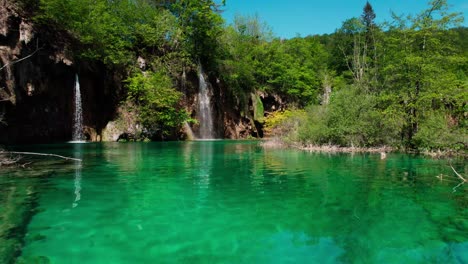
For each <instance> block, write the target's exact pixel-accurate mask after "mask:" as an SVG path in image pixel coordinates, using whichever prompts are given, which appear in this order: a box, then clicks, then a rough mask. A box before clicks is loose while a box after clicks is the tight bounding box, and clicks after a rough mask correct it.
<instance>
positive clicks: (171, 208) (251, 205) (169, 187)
mask: <svg viewBox="0 0 468 264" xmlns="http://www.w3.org/2000/svg"><path fill="white" fill-rule="evenodd" d="M62 151H63V154H66V152H67V151H70V152H72V151H73V153H75V155H77V156H75V157H79V158H83V159H84V162H83V163H82V166H75V167H73V168H74V171H70V172H66V171H64V172H59V173H57V174H56V175H54V177H51V178H50V180H49V181H47V182H40V183H37V184H39V185H40V186H41V188H39V189H40V190H41V192H40V200H39V203H40V210H39V211H38V214H36V215H35V216H34V218H33V219H32V222H31V223H30V225H29V226H28V233H27V236H26V239H25V241H27V242H26V245H25V246H24V247H23V249H22V254H23V258H24V259H34V258H36V257H39V256H46V257H47V258H48V259H49V260H50V261H51V262H52V263H69V262H70V260H76V262H75V263H83V262H87V263H154V262H155V261H157V262H163V263H165V262H173V263H181V262H187V263H288V262H290V263H316V262H327V263H468V255H467V254H468V238H467V237H468V236H467V233H466V230H467V228H466V227H467V226H468V222H467V221H468V220H467V219H468V212H467V210H466V208H467V205H468V199H467V195H466V190H465V186H460V187H459V188H458V189H457V192H456V193H453V191H452V188H453V185H454V184H453V183H454V182H451V181H445V180H444V181H441V180H440V179H438V178H437V177H436V176H437V175H439V174H444V175H447V177H449V175H452V174H451V169H450V167H447V166H446V162H445V161H437V160H429V159H424V158H421V157H410V156H406V155H398V154H390V155H388V157H387V159H385V160H380V156H379V155H354V156H351V155H344V154H338V155H321V154H313V153H312V154H311V153H305V152H300V151H296V150H264V149H262V148H260V147H259V146H258V144H257V143H255V142H245V141H241V142H235V141H213V142H166V143H135V144H132V143H127V144H86V145H82V146H81V147H78V148H77V149H74V148H70V149H67V150H62ZM68 154H69V155H70V153H68ZM71 155H73V154H71ZM73 165H75V164H73ZM455 166H456V169H457V170H458V171H461V172H462V173H464V170H465V168H464V166H465V165H464V163H463V162H460V163H458V164H455ZM72 183H73V184H72ZM456 183H457V182H456ZM83 187H85V188H83ZM71 193H74V204H75V203H76V204H78V203H79V206H78V207H75V209H74V210H69V208H70V194H71ZM83 197H86V199H82V198H83ZM91 198H92V199H91ZM77 219H79V220H77ZM38 237H39V238H41V239H37V238H38ZM72 238H73V239H72ZM72 263H73V261H72Z"/></svg>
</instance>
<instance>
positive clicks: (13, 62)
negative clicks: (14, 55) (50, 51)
mask: <svg viewBox="0 0 468 264" xmlns="http://www.w3.org/2000/svg"><path fill="white" fill-rule="evenodd" d="M42 48H43V47H40V48H37V49H36V50H35V51H34V52H33V53H31V54H29V55H28V56H26V57H24V58H21V59H18V60H14V61H12V62H10V63H7V64H5V65H3V66H2V67H0V71H1V70H3V69H4V68H6V67H7V66H10V65H13V64H16V63H18V62H20V61H23V60H25V59H27V58H30V57H32V56H34V54H36V53H37V52H38V51H39V50H41V49H42Z"/></svg>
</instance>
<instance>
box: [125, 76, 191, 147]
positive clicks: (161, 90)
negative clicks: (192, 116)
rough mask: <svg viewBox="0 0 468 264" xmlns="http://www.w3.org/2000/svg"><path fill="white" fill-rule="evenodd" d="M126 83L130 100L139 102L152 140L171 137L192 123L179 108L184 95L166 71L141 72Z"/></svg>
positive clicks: (146, 128) (138, 105)
mask: <svg viewBox="0 0 468 264" xmlns="http://www.w3.org/2000/svg"><path fill="white" fill-rule="evenodd" d="M126 82H127V87H128V93H129V99H130V100H134V101H135V104H136V108H137V111H138V113H139V114H138V116H139V121H140V122H141V124H142V125H143V126H144V128H145V130H146V131H147V133H148V135H149V137H151V138H154V137H156V136H158V135H161V136H166V135H169V134H171V133H172V132H173V131H174V129H176V128H178V127H179V126H180V125H181V124H182V123H183V122H184V121H186V120H188V113H187V112H186V111H185V110H184V109H183V108H182V107H181V106H180V105H179V102H180V99H181V97H182V93H180V92H179V91H176V90H175V89H174V88H173V87H172V81H171V79H170V78H169V76H167V75H166V74H165V73H164V72H160V71H159V72H151V71H148V72H144V73H142V72H137V73H134V74H133V75H132V76H131V77H130V78H128V79H127V81H126Z"/></svg>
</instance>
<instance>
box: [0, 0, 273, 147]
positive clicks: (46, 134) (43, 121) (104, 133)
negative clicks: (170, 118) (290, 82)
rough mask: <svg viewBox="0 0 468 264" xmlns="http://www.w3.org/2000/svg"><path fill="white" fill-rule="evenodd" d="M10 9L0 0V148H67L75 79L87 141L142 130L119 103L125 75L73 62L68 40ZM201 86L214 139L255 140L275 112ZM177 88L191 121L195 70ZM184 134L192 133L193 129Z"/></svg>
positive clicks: (266, 102) (255, 98)
mask: <svg viewBox="0 0 468 264" xmlns="http://www.w3.org/2000/svg"><path fill="white" fill-rule="evenodd" d="M16 3H17V2H16V1H11V0H0V121H1V122H0V144H17V143H50V142H65V141H69V140H70V139H71V135H72V126H73V124H72V122H73V112H74V105H73V102H74V92H73V91H74V85H75V76H76V75H77V74H78V76H79V79H80V86H81V95H82V100H83V102H82V108H83V122H84V123H83V127H84V133H85V136H86V138H87V139H88V140H92V141H101V140H104V141H115V140H117V139H118V138H119V137H122V136H124V137H125V136H128V135H132V134H136V133H137V132H138V130H139V129H140V130H141V126H138V123H137V122H136V116H135V114H134V113H131V111H128V108H127V105H126V104H127V103H128V102H124V101H125V98H126V95H125V91H124V89H122V86H123V84H122V83H123V82H122V80H123V78H125V74H124V71H122V70H118V69H112V68H109V66H105V65H103V64H100V63H98V62H91V61H86V60H83V59H77V57H76V56H75V54H73V51H74V50H76V47H77V46H78V45H79V44H78V43H77V41H76V40H75V39H74V38H73V37H72V36H71V35H70V34H69V33H68V32H65V31H57V30H53V29H51V28H50V27H48V26H46V25H39V24H36V23H34V21H33V20H32V19H31V17H32V15H31V14H28V13H27V11H25V10H24V9H22V8H19V7H18V6H17V4H16ZM137 59H141V58H135V60H137ZM184 72H185V71H184ZM206 78H207V80H209V83H210V88H211V93H212V94H211V95H212V105H211V106H212V109H213V115H214V116H213V120H214V130H215V135H216V137H217V138H233V139H240V138H250V137H262V136H263V132H262V118H263V116H264V113H267V112H268V111H271V110H274V109H278V108H280V107H281V106H280V103H278V102H279V101H278V100H277V98H276V97H272V96H269V95H266V94H263V93H254V94H252V95H251V98H250V99H249V100H248V103H247V104H245V103H244V104H241V103H240V102H239V101H237V99H235V97H234V96H232V94H230V93H229V89H228V87H226V86H225V85H224V84H223V82H222V81H221V80H219V79H218V78H216V76H215V74H207V76H206ZM176 85H177V87H178V89H179V90H180V91H181V92H183V94H184V99H183V102H182V103H183V105H184V107H185V108H186V109H187V110H188V111H189V113H190V114H191V117H192V118H193V119H198V113H197V106H196V104H197V100H198V98H197V93H198V73H197V72H196V70H194V69H192V70H190V69H187V72H186V76H185V73H184V76H182V74H181V76H180V78H179V80H178V81H177V84H176ZM241 105H244V106H241ZM191 127H192V129H193V130H194V131H195V133H196V132H197V130H198V125H197V124H196V123H195V124H191ZM183 138H184V135H183V131H174V133H173V134H172V135H169V136H165V137H161V138H160V139H164V140H166V139H167V140H171V139H172V140H174V139H183Z"/></svg>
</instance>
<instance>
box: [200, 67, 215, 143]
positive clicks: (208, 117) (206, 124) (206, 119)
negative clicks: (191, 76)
mask: <svg viewBox="0 0 468 264" xmlns="http://www.w3.org/2000/svg"><path fill="white" fill-rule="evenodd" d="M198 113H199V114H198V116H199V122H200V131H199V139H213V138H214V133H213V132H214V131H213V114H212V111H211V98H210V91H209V86H208V85H207V83H206V81H205V77H204V76H203V70H202V67H201V66H200V70H199V91H198Z"/></svg>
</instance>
